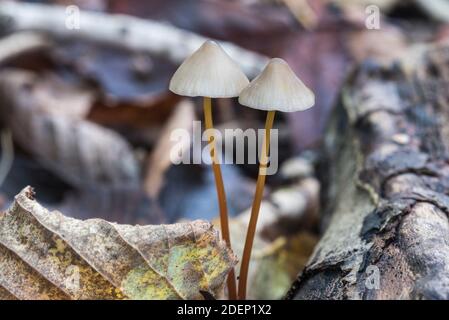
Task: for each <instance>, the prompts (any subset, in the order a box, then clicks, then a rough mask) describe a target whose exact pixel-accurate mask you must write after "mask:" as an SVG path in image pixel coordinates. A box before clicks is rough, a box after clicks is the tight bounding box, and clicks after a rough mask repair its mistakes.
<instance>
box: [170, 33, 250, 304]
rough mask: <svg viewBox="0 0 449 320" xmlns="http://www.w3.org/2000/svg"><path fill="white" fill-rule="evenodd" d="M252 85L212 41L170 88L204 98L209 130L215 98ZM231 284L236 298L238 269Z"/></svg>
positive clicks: (218, 181)
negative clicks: (212, 100) (213, 99)
mask: <svg viewBox="0 0 449 320" xmlns="http://www.w3.org/2000/svg"><path fill="white" fill-rule="evenodd" d="M248 83H249V80H248V78H247V77H246V76H245V74H244V73H243V72H242V71H241V70H240V68H239V66H238V65H237V63H235V62H234V61H233V60H232V59H231V58H230V57H229V56H228V55H227V53H226V52H225V51H224V50H223V49H222V48H221V46H220V45H219V44H217V43H216V42H214V41H210V40H208V41H206V42H205V43H204V44H203V45H202V46H201V47H200V48H199V49H198V50H197V51H195V52H194V53H193V54H192V55H191V56H190V57H188V58H187V59H186V60H185V61H184V62H183V63H182V64H181V66H180V67H179V68H178V70H176V72H175V74H174V75H173V77H172V79H171V81H170V87H169V88H170V90H171V91H172V92H174V93H176V94H179V95H182V96H189V97H198V96H200V97H203V98H204V99H203V108H204V122H205V127H206V129H212V128H213V119H212V102H211V98H231V97H237V96H238V95H239V94H240V92H241V91H242V90H243V88H245V87H246V86H247V85H248ZM208 139H209V145H210V147H211V152H210V153H211V158H212V168H213V170H214V177H215V185H216V188H217V195H218V202H219V208H220V225H221V233H222V237H223V239H224V240H225V242H226V243H227V245H228V246H229V247H230V248H231V239H230V236H229V221H228V213H227V211H228V210H227V205H226V194H225V189H224V185H223V177H222V174H221V169H220V164H219V163H218V161H217V152H215V138H214V137H213V136H210V137H208ZM227 284H228V292H229V298H230V299H236V297H237V291H236V290H237V289H236V282H235V274H234V270H231V271H230V272H229V275H228V280H227Z"/></svg>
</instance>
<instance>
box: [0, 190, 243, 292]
mask: <svg viewBox="0 0 449 320" xmlns="http://www.w3.org/2000/svg"><path fill="white" fill-rule="evenodd" d="M235 263H236V259H235V257H234V255H233V254H232V253H231V251H230V250H229V249H228V248H227V247H226V245H225V244H224V242H222V241H220V240H219V237H218V233H217V231H216V230H215V229H214V228H213V227H212V225H211V224H210V223H208V222H205V221H200V220H197V221H194V222H190V223H179V224H173V225H147V226H131V225H119V224H115V223H110V222H107V221H105V220H101V219H90V220H85V221H82V220H77V219H73V218H68V217H65V216H64V215H62V214H61V213H59V212H57V211H54V212H49V211H48V210H46V209H45V208H44V207H42V206H41V205H40V204H39V203H38V202H36V201H35V200H34V193H33V190H32V188H31V187H27V188H25V189H24V190H22V192H21V193H20V194H19V195H17V196H16V198H15V202H14V204H13V205H12V207H11V208H10V209H9V210H8V211H7V212H5V213H3V214H2V215H0V298H10V297H11V296H13V297H16V298H18V299H128V298H129V299H181V298H183V299H202V298H203V295H202V294H201V293H200V291H206V292H209V293H211V294H212V295H214V296H217V295H219V294H220V292H221V290H222V287H223V282H224V280H225V278H226V275H227V273H228V271H229V270H230V268H231V267H232V266H234V264H235Z"/></svg>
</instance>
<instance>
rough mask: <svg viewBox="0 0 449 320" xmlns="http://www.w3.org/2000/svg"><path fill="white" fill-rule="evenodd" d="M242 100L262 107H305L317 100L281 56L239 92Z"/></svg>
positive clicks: (245, 103)
mask: <svg viewBox="0 0 449 320" xmlns="http://www.w3.org/2000/svg"><path fill="white" fill-rule="evenodd" d="M239 103H240V104H242V105H244V106H247V107H250V108H254V109H259V110H267V111H272V110H277V111H282V112H295V111H302V110H306V109H308V108H310V107H312V106H313V105H314V104H315V95H314V94H313V92H312V91H311V90H310V89H309V88H307V87H306V85H305V84H304V83H303V82H302V81H301V80H300V79H299V78H298V77H297V76H296V75H295V73H294V72H293V71H292V69H290V66H289V65H288V63H287V62H285V61H284V60H282V59H280V58H274V59H271V60H270V61H269V63H268V65H267V66H266V67H265V69H264V70H263V71H262V73H261V74H259V75H258V76H257V77H256V78H255V79H254V80H253V81H251V83H250V84H249V85H248V86H247V87H246V88H245V89H244V90H243V91H242V93H240V96H239Z"/></svg>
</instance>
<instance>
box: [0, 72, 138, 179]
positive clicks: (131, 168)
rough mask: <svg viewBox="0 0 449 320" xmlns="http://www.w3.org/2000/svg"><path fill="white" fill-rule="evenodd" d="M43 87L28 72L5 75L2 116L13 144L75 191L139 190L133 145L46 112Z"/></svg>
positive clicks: (1, 83)
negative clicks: (97, 186)
mask: <svg viewBox="0 0 449 320" xmlns="http://www.w3.org/2000/svg"><path fill="white" fill-rule="evenodd" d="M40 81H41V79H40V78H39V76H37V75H35V74H33V73H30V72H26V71H18V70H6V71H3V72H2V73H1V74H0V90H1V92H0V95H1V97H2V100H3V101H4V103H3V104H2V106H1V111H2V114H3V116H4V118H5V119H6V120H7V123H8V125H9V126H10V128H11V131H12V133H13V137H14V140H15V141H16V142H17V143H18V144H19V145H20V146H21V147H22V148H24V149H25V150H26V151H28V152H29V153H31V154H32V155H33V156H34V157H36V158H37V159H38V160H39V161H40V162H41V163H42V164H43V165H44V166H45V167H47V168H48V169H50V170H52V171H54V172H56V173H58V174H59V175H60V176H61V177H63V178H64V179H65V180H67V181H69V182H70V183H72V184H74V185H78V186H79V185H89V184H92V185H95V184H109V185H136V184H138V181H139V172H138V171H139V170H138V164H137V161H136V159H135V157H134V155H133V153H132V150H131V147H130V146H129V144H128V143H127V142H126V141H125V140H124V139H123V138H122V137H121V136H120V135H118V134H117V133H115V132H113V131H111V130H108V129H106V128H103V127H100V126H98V125H96V124H94V123H91V122H88V121H85V120H82V119H79V117H78V116H73V115H72V116H71V115H67V114H64V113H63V112H61V113H58V112H55V111H51V112H49V111H48V110H46V108H48V105H49V104H46V106H45V107H43V105H44V104H45V103H44V101H42V100H43V98H44V96H43V95H42V94H40V95H37V94H36V92H37V91H41V90H43V89H44V88H43V87H42V85H38V83H39V82H40ZM35 86H38V88H37V89H39V88H40V89H39V90H37V89H36V90H35V89H34V88H35ZM46 96H47V98H48V97H50V96H51V95H50V94H49V95H46ZM63 101H64V100H63ZM64 107H66V105H60V108H61V109H63V108H64Z"/></svg>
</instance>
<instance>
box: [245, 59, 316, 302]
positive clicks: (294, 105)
mask: <svg viewBox="0 0 449 320" xmlns="http://www.w3.org/2000/svg"><path fill="white" fill-rule="evenodd" d="M239 103H240V104H242V105H244V106H247V107H250V108H254V109H259V110H266V111H268V114H267V119H266V122H265V136H264V139H263V142H262V150H261V156H260V160H259V162H260V164H259V175H258V177H257V184H256V192H255V196H254V201H253V205H252V208H251V217H250V221H249V225H248V232H247V234H246V240H245V246H244V249H243V256H242V264H241V266H240V276H239V285H238V298H239V299H240V300H244V299H245V298H246V282H247V278H248V267H249V261H250V257H251V250H252V246H253V241H254V235H255V232H256V225H257V218H258V216H259V210H260V203H261V201H262V196H263V189H264V186H265V177H266V173H267V172H266V170H267V163H268V153H269V149H270V131H271V128H272V126H273V121H274V115H275V112H276V111H282V112H295V111H303V110H306V109H308V108H310V107H312V106H313V105H314V104H315V96H314V94H313V92H312V91H311V90H310V89H309V88H307V87H306V86H305V85H304V83H303V82H302V81H301V80H300V79H299V78H298V77H297V76H296V75H295V74H294V72H293V71H292V70H291V69H290V67H289V65H288V64H287V62H285V61H284V60H282V59H280V58H274V59H271V60H270V61H269V63H268V65H267V66H266V67H265V69H264V70H263V71H262V73H261V74H260V75H258V76H257V77H256V78H255V79H254V80H253V81H251V83H250V84H249V85H248V86H247V87H246V88H245V89H244V90H243V91H242V93H241V94H240V97H239Z"/></svg>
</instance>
